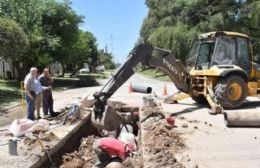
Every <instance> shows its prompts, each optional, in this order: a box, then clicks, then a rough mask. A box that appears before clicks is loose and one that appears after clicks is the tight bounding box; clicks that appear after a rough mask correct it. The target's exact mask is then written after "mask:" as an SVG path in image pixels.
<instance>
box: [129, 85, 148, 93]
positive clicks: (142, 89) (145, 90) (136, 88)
mask: <svg viewBox="0 0 260 168" xmlns="http://www.w3.org/2000/svg"><path fill="white" fill-rule="evenodd" d="M132 89H133V91H134V92H139V93H148V94H149V93H152V90H153V89H152V87H148V86H142V85H138V84H133V85H132Z"/></svg>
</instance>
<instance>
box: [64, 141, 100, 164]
mask: <svg viewBox="0 0 260 168" xmlns="http://www.w3.org/2000/svg"><path fill="white" fill-rule="evenodd" d="M96 138H97V137H95V136H89V137H87V138H83V139H82V143H81V145H80V147H79V149H78V150H77V151H75V152H73V153H71V154H66V155H64V156H63V164H62V165H61V168H89V167H92V166H93V165H94V164H95V159H96V155H95V152H94V150H93V148H92V145H93V143H94V141H95V139H96Z"/></svg>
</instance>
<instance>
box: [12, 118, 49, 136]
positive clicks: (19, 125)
mask: <svg viewBox="0 0 260 168" xmlns="http://www.w3.org/2000/svg"><path fill="white" fill-rule="evenodd" d="M9 130H10V132H11V133H12V134H13V135H14V136H16V137H19V136H22V135H24V134H26V133H29V132H34V131H48V130H49V122H48V121H47V120H44V119H41V120H39V121H32V120H29V119H16V120H14V121H13V122H12V124H11V125H10V127H9Z"/></svg>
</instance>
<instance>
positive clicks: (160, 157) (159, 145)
mask: <svg viewBox="0 0 260 168" xmlns="http://www.w3.org/2000/svg"><path fill="white" fill-rule="evenodd" d="M142 127H143V132H142V133H143V139H144V140H145V141H144V142H143V148H144V153H145V156H144V161H145V163H144V164H145V167H171V168H184V166H183V165H182V164H181V163H179V162H178V161H177V160H176V158H175V155H176V153H178V152H179V151H181V150H182V149H183V148H184V147H185V145H184V143H183V139H182V138H181V136H180V133H178V132H177V131H176V130H175V129H174V127H172V126H169V125H167V123H166V122H165V119H162V117H160V116H158V117H151V118H149V119H147V120H146V121H145V122H144V123H143V124H142Z"/></svg>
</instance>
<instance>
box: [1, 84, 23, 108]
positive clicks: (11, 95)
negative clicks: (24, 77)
mask: <svg viewBox="0 0 260 168" xmlns="http://www.w3.org/2000/svg"><path fill="white" fill-rule="evenodd" d="M20 98H21V90H20V82H17V81H6V80H0V108H1V107H4V106H5V105H8V104H9V103H10V102H15V101H18V100H19V99H20Z"/></svg>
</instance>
